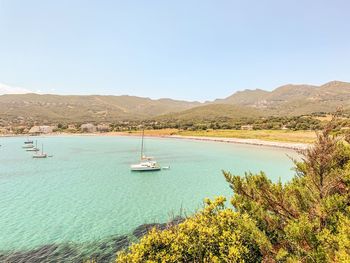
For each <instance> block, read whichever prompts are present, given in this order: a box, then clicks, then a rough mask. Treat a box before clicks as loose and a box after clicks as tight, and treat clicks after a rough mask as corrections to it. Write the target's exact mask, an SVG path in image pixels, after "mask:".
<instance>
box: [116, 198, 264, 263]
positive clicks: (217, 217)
mask: <svg viewBox="0 0 350 263" xmlns="http://www.w3.org/2000/svg"><path fill="white" fill-rule="evenodd" d="M224 201H225V198H223V197H219V198H217V199H216V200H215V201H213V202H212V201H210V200H206V206H205V208H204V209H203V210H202V211H200V212H199V213H197V214H195V215H194V216H193V217H190V218H188V219H187V220H186V221H185V222H184V223H181V224H179V225H178V226H174V227H171V228H170V229H167V230H164V231H159V230H156V229H153V230H152V231H151V232H150V233H149V234H148V235H147V236H146V237H144V238H143V239H142V240H141V242H140V243H139V244H134V245H132V246H131V248H130V252H129V253H126V252H123V253H121V254H120V255H119V257H118V260H119V261H121V262H146V261H147V262H221V261H222V259H223V258H225V260H226V261H227V262H235V261H251V262H256V261H259V260H260V259H261V253H260V252H259V251H260V249H264V248H265V247H269V242H268V241H267V239H266V238H265V236H264V235H263V233H261V231H260V230H259V229H258V228H257V227H256V226H255V223H254V222H253V221H252V220H251V219H249V218H248V216H247V215H241V214H239V213H236V212H234V211H233V210H231V209H228V208H224ZM255 239H257V240H259V243H255V241H254V240H255Z"/></svg>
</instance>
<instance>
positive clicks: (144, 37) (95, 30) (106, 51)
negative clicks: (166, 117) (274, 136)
mask: <svg viewBox="0 0 350 263" xmlns="http://www.w3.org/2000/svg"><path fill="white" fill-rule="evenodd" d="M349 12H350V1H348V0H329V1H325V0H255V1H249V0H248V1H243V0H242V1H235V0H231V1H228V0H174V1H170V0H169V1H168V0H158V1H155V0H143V1H141V0H138V1H136V0H123V1H118V0H111V1H107V0H95V1H89V0H56V1H54V0H52V1H48V0H31V1H26V0H0V83H6V84H9V85H13V86H20V87H23V88H27V89H30V90H33V91H37V90H40V91H41V92H44V93H46V92H47V93H58V94H115V95H121V94H129V95H138V96H146V97H151V98H161V97H170V98H175V99H186V100H201V101H203V100H210V99H214V98H218V97H226V96H228V95H231V94H232V93H233V92H235V91H237V90H242V89H246V88H250V89H255V88H262V89H267V90H271V89H273V88H276V87H277V86H279V85H283V84H287V83H309V84H322V83H325V82H328V81H330V80H343V81H350V15H349Z"/></svg>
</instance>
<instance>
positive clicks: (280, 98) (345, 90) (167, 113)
mask: <svg viewBox="0 0 350 263" xmlns="http://www.w3.org/2000/svg"><path fill="white" fill-rule="evenodd" d="M338 107H343V109H344V110H350V83H348V82H341V81H331V82H328V83H326V84H324V85H321V86H313V85H292V84H288V85H284V86H281V87H278V88H276V89H275V90H273V91H265V90H262V89H256V90H244V91H238V92H236V93H234V94H233V95H231V96H229V97H227V98H224V99H217V100H214V101H210V102H205V103H200V102H188V101H179V100H172V99H158V100H152V99H149V98H141V97H135V96H102V95H84V96H82V95H68V96H66V95H51V94H50V95H49V94H34V93H29V94H5V95H1V96H0V119H3V120H10V121H11V120H13V119H18V118H19V117H20V118H21V119H25V120H32V121H39V122H88V121H93V122H111V121H116V120H142V119H177V120H183V119H185V120H189V119H196V120H201V119H218V118H219V119H220V118H225V119H227V118H228V119H238V118H242V117H249V118H254V117H258V116H272V115H273V116H285V115H288V116H292V115H304V114H310V113H314V112H334V111H335V110H336V109H337V108H338Z"/></svg>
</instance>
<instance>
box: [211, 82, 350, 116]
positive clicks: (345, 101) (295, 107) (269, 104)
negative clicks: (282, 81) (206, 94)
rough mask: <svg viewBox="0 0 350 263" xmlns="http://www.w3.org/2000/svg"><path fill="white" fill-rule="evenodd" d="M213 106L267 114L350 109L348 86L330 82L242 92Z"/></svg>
mask: <svg viewBox="0 0 350 263" xmlns="http://www.w3.org/2000/svg"><path fill="white" fill-rule="evenodd" d="M214 103H220V104H223V103H224V104H233V105H239V106H246V107H250V108H255V109H259V110H260V111H263V112H264V113H265V114H269V115H301V114H309V113H313V112H334V111H335V110H336V109H337V107H339V106H342V107H344V109H349V108H350V83H348V82H340V81H332V82H328V83H326V84H324V85H322V86H311V85H292V84H289V85H284V86H281V87H279V88H277V89H275V90H273V91H263V90H245V91H241V92H236V93H235V94H233V95H231V96H229V97H227V98H226V99H222V100H216V101H214Z"/></svg>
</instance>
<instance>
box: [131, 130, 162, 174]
mask: <svg viewBox="0 0 350 263" xmlns="http://www.w3.org/2000/svg"><path fill="white" fill-rule="evenodd" d="M144 137H145V130H144V129H143V130H142V141H141V156H140V162H139V163H138V164H132V165H131V166H130V168H131V171H159V170H161V169H162V168H161V167H160V165H159V164H158V163H157V162H156V161H154V160H153V157H147V156H146V155H144Z"/></svg>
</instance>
